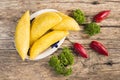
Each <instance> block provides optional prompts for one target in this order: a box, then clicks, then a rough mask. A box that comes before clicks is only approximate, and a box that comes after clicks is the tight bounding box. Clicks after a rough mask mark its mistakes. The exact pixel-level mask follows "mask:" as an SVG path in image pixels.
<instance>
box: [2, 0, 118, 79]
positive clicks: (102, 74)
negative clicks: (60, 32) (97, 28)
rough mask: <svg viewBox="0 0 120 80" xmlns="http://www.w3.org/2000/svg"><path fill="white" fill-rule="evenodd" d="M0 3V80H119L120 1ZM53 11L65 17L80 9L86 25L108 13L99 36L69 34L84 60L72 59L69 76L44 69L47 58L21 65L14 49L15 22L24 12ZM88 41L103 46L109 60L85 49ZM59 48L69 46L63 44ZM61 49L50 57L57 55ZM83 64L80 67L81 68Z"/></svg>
mask: <svg viewBox="0 0 120 80" xmlns="http://www.w3.org/2000/svg"><path fill="white" fill-rule="evenodd" d="M95 1H97V0H0V80H120V0H98V1H99V2H95ZM45 8H53V9H57V10H59V11H61V12H64V13H66V14H68V13H70V12H71V10H74V9H77V8H79V9H81V10H82V11H84V13H85V14H86V17H87V21H88V22H90V21H91V19H92V17H93V16H94V15H95V14H96V13H98V12H100V11H102V10H111V13H110V15H109V17H108V18H107V19H106V20H104V21H103V22H101V23H99V25H101V26H102V27H101V33H100V34H97V35H95V36H92V37H90V38H88V37H86V35H85V34H84V32H83V31H79V32H71V34H70V35H69V36H68V37H69V39H70V40H71V41H75V42H79V43H81V44H83V45H84V46H85V48H86V49H87V52H88V54H89V58H88V59H84V58H82V57H79V56H75V64H74V65H73V73H72V75H71V76H68V77H64V76H61V75H57V74H56V73H55V72H54V71H53V69H52V68H51V67H50V66H49V65H48V61H49V58H50V56H49V57H47V58H44V59H42V60H39V61H29V60H26V61H22V60H21V58H20V57H19V55H18V53H17V51H16V50H15V46H14V32H15V27H16V24H17V20H18V19H19V18H20V16H21V15H22V14H23V13H24V12H25V11H26V10H30V12H31V13H33V12H35V11H38V10H40V9H45ZM92 40H98V41H100V42H102V43H103V44H105V46H106V47H107V48H108V51H109V54H110V55H109V57H105V56H102V55H99V54H98V53H96V52H94V51H92V50H91V49H90V48H89V43H90V42H91V41H92ZM63 46H69V47H71V46H72V45H71V44H70V42H69V41H67V40H65V41H64V43H63V45H62V46H61V48H62V47H63ZM61 48H60V49H59V50H58V51H56V52H55V53H54V54H59V53H60V52H61ZM82 63H84V65H83V64H82Z"/></svg>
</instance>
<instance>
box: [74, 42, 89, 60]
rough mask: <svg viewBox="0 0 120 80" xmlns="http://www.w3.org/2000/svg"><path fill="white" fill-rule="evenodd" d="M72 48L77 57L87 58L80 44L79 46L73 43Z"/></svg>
mask: <svg viewBox="0 0 120 80" xmlns="http://www.w3.org/2000/svg"><path fill="white" fill-rule="evenodd" d="M73 46H74V49H75V51H76V52H77V53H78V54H79V55H81V56H82V57H84V58H88V55H87V53H86V50H85V48H84V47H83V46H82V45H81V44H79V43H74V44H73Z"/></svg>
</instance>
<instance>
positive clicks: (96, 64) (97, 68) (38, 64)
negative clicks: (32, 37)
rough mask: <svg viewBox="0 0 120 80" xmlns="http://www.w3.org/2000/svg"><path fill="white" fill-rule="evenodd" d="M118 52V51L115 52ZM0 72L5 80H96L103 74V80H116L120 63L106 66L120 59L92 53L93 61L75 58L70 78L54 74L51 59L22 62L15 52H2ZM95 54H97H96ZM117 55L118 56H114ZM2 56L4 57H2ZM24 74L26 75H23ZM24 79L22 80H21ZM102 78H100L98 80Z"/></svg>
mask: <svg viewBox="0 0 120 80" xmlns="http://www.w3.org/2000/svg"><path fill="white" fill-rule="evenodd" d="M112 51H114V50H112ZM58 52H61V51H60V50H58V51H57V52H56V53H55V54H59V53H58ZM114 52H116V51H114ZM0 53H1V54H0V66H1V68H0V72H2V71H3V72H2V74H3V77H4V78H3V79H5V78H6V79H9V80H14V79H15V80H16V79H22V80H24V79H28V80H31V79H33V76H31V75H34V79H36V80H39V79H41V80H44V79H48V80H51V79H56V80H57V79H58V80H59V79H83V80H84V79H86V80H88V78H91V79H96V77H102V76H103V75H102V74H104V75H105V74H106V76H105V77H103V79H102V80H104V79H106V78H107V77H108V79H113V77H115V76H116V80H117V78H118V75H119V71H120V69H119V66H120V63H117V64H113V65H112V66H111V65H107V64H104V63H106V62H107V61H110V60H112V61H113V63H116V61H117V60H118V58H120V56H119V57H113V56H109V57H104V56H101V55H93V54H92V53H90V54H91V56H90V58H91V59H83V58H81V57H77V56H76V58H75V64H74V65H73V74H72V75H71V76H69V77H63V76H59V75H57V74H55V73H54V71H53V69H51V68H50V66H49V65H48V61H49V58H50V56H49V57H48V58H45V59H42V60H40V61H28V60H27V61H22V60H21V59H20V58H19V56H18V54H17V52H16V51H15V50H5V51H3V50H2V51H1V50H0ZM94 54H95V53H94ZM114 55H116V54H114ZM1 56H2V57H1ZM113 58H117V59H116V60H113ZM81 61H82V62H83V63H84V65H83V64H82V63H81ZM111 72H112V74H114V75H111V77H110V78H109V76H108V74H110V73H111ZM17 73H19V74H18V75H17V76H15V75H16V74H17ZM22 74H24V75H22ZM5 75H6V76H5ZM21 77H22V78H21ZM99 79H101V78H98V80H99Z"/></svg>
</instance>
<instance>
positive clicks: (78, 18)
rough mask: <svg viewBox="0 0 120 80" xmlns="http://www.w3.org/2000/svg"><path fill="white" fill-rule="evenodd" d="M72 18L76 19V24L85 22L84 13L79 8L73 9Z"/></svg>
mask: <svg viewBox="0 0 120 80" xmlns="http://www.w3.org/2000/svg"><path fill="white" fill-rule="evenodd" d="M73 18H74V19H75V20H76V21H77V23H78V24H83V23H85V15H84V13H83V12H82V11H81V10H80V9H76V10H75V11H73Z"/></svg>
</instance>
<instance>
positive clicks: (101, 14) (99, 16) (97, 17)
mask: <svg viewBox="0 0 120 80" xmlns="http://www.w3.org/2000/svg"><path fill="white" fill-rule="evenodd" d="M109 13H110V10H105V11H102V12H99V13H98V14H97V15H95V17H94V18H93V19H94V21H95V22H101V21H102V20H104V19H105V18H106V17H107V16H108V14H109Z"/></svg>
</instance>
